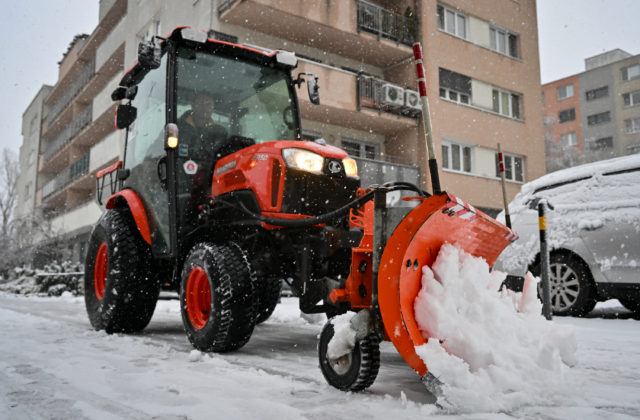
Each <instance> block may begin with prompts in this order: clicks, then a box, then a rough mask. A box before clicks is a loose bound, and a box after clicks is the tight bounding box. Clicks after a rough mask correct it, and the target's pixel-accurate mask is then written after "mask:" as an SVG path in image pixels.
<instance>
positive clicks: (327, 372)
mask: <svg viewBox="0 0 640 420" xmlns="http://www.w3.org/2000/svg"><path fill="white" fill-rule="evenodd" d="M333 334H334V329H333V324H332V323H331V321H329V322H327V323H326V324H325V326H324V328H323V329H322V333H320V343H319V344H318V356H319V359H320V370H321V371H322V374H323V375H324V377H325V379H326V380H327V382H328V383H329V384H330V385H331V386H333V387H335V388H338V389H339V390H342V391H354V392H355V391H362V390H363V389H366V388H368V387H370V386H371V385H372V384H373V382H374V381H375V380H376V377H377V376H378V370H379V369H380V340H379V339H378V336H377V335H376V334H374V333H372V334H369V335H368V336H367V337H365V338H364V339H363V340H360V341H359V342H357V343H356V346H355V347H354V348H353V350H351V353H349V354H347V355H345V356H342V357H341V358H339V359H337V360H329V359H328V358H327V347H328V346H329V342H330V341H331V338H332V337H333Z"/></svg>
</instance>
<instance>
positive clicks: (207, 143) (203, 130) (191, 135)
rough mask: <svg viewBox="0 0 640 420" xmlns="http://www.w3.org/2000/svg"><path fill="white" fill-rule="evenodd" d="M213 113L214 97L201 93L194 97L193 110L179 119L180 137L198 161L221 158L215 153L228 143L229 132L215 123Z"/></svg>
mask: <svg viewBox="0 0 640 420" xmlns="http://www.w3.org/2000/svg"><path fill="white" fill-rule="evenodd" d="M213 111H214V101H213V97H212V96H211V94H209V93H208V92H205V91H200V92H198V93H196V94H195V95H194V97H193V100H192V101H191V109H190V110H188V111H186V112H185V113H184V114H182V115H181V116H180V118H179V119H178V129H179V130H180V131H179V132H180V137H181V139H182V141H183V143H186V144H187V146H188V151H187V154H188V155H189V156H192V157H194V158H196V159H198V158H199V159H202V158H209V159H211V158H218V157H219V156H214V151H215V150H218V149H220V147H221V146H222V145H223V144H224V142H225V141H226V139H227V130H226V129H225V128H224V127H222V126H220V125H218V124H216V123H215V122H214V121H213V118H211V116H212V115H213Z"/></svg>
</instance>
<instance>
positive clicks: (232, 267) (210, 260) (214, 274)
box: [180, 242, 256, 352]
mask: <svg viewBox="0 0 640 420" xmlns="http://www.w3.org/2000/svg"><path fill="white" fill-rule="evenodd" d="M254 277H255V274H254V273H253V271H252V270H251V267H250V265H249V261H248V260H247V257H246V256H245V254H244V252H243V251H242V250H241V249H240V247H239V246H238V245H236V244H235V243H229V244H225V245H214V244H212V243H207V242H203V243H199V244H197V245H195V246H194V247H193V248H192V249H191V251H190V252H189V255H188V256H187V259H186V260H185V263H184V268H183V270H182V281H181V284H180V310H181V313H182V323H183V325H184V329H185V331H186V333H187V337H188V338H189V341H190V342H191V344H192V345H193V346H194V347H195V348H197V349H198V350H201V351H215V352H227V351H233V350H237V349H239V348H240V347H242V346H244V345H245V344H246V343H247V342H248V341H249V338H251V333H252V332H253V327H254V326H255V317H256V315H255V309H254V307H255V291H254V287H255V286H254V285H255V278H254Z"/></svg>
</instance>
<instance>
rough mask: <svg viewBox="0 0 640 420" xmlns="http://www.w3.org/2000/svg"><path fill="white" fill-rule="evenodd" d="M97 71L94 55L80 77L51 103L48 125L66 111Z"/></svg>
mask: <svg viewBox="0 0 640 420" xmlns="http://www.w3.org/2000/svg"><path fill="white" fill-rule="evenodd" d="M95 73H96V59H95V57H93V59H91V61H89V62H88V63H87V65H86V66H84V68H83V69H82V71H81V72H80V74H79V75H78V77H76V78H75V80H74V81H73V82H72V83H71V84H70V85H69V87H68V88H67V89H66V90H65V91H64V93H63V94H62V96H60V98H58V100H57V101H56V102H55V103H54V104H53V105H51V108H50V109H49V113H48V115H47V119H46V123H47V126H48V125H50V124H51V123H52V122H53V121H54V120H55V119H56V118H57V117H58V115H60V114H61V113H62V111H64V109H65V108H66V107H67V106H68V105H69V103H71V101H72V100H73V98H75V97H76V95H78V93H80V91H81V90H82V88H84V87H85V86H86V85H87V83H89V81H90V80H91V78H92V77H93V75H94V74H95Z"/></svg>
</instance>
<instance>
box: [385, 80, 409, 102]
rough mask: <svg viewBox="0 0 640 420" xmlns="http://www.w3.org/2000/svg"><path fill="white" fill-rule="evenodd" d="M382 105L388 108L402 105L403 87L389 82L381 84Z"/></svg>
mask: <svg viewBox="0 0 640 420" xmlns="http://www.w3.org/2000/svg"><path fill="white" fill-rule="evenodd" d="M382 105H384V106H388V107H389V108H400V107H402V106H404V89H402V88H401V87H400V86H396V85H392V84H390V83H386V84H384V85H382Z"/></svg>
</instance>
